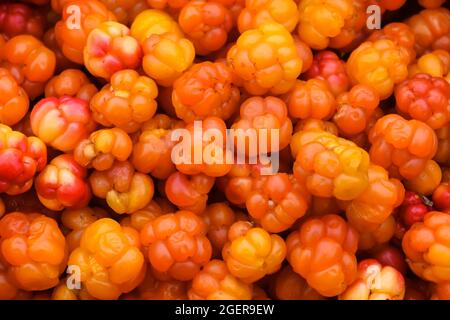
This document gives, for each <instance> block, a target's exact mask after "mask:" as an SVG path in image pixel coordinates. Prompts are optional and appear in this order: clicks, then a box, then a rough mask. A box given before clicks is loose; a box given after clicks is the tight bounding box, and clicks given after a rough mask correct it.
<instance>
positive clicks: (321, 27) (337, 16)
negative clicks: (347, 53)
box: [298, 0, 365, 50]
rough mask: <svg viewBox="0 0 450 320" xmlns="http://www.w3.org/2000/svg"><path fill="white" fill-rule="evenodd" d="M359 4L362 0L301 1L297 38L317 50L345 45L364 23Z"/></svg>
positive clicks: (361, 7)
mask: <svg viewBox="0 0 450 320" xmlns="http://www.w3.org/2000/svg"><path fill="white" fill-rule="evenodd" d="M353 2H354V3H353ZM363 7H364V6H363V2H362V1H349V0H343V1H319V0H308V1H301V2H300V3H299V7H298V8H299V15H300V20H299V24H298V26H299V27H298V34H299V36H300V39H301V40H303V41H305V42H306V43H307V44H308V45H309V46H310V47H311V48H312V49H317V50H321V49H325V48H326V47H329V46H330V47H334V48H342V47H345V46H346V45H348V44H349V43H351V41H352V40H353V39H354V38H355V37H356V32H355V31H357V30H360V29H361V28H362V27H363V26H364V18H365V17H364V13H363V12H364V11H363V10H365V9H364V8H363Z"/></svg>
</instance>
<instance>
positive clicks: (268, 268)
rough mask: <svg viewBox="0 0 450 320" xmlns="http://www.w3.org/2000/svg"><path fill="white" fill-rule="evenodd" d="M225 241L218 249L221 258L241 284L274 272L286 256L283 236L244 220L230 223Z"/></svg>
mask: <svg viewBox="0 0 450 320" xmlns="http://www.w3.org/2000/svg"><path fill="white" fill-rule="evenodd" d="M228 240H229V241H228V242H227V243H226V244H225V246H224V247H223V250H222V256H223V260H224V261H225V262H226V264H227V267H228V270H229V271H230V273H231V274H232V275H234V276H235V277H236V278H238V279H240V280H241V281H243V282H245V283H253V282H255V281H257V280H259V279H261V278H263V277H264V276H265V275H268V274H272V273H275V272H277V271H278V270H279V269H280V267H281V263H282V262H283V260H284V258H285V257H286V244H285V243H284V240H283V238H281V237H280V236H278V235H276V234H270V233H268V232H267V231H266V230H264V229H262V228H257V227H253V226H252V225H251V223H250V222H247V221H238V222H236V223H234V224H233V225H232V226H231V227H230V230H229V231H228Z"/></svg>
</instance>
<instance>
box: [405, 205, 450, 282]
mask: <svg viewBox="0 0 450 320" xmlns="http://www.w3.org/2000/svg"><path fill="white" fill-rule="evenodd" d="M449 228H450V215H449V214H447V213H443V212H439V211H431V212H428V213H427V214H426V215H425V217H424V220H423V222H418V223H415V224H414V225H413V226H412V227H411V229H409V230H408V231H406V233H405V235H404V237H403V241H402V247H403V251H404V252H405V254H406V257H407V262H408V265H409V267H410V268H411V270H412V271H413V272H414V273H415V274H416V275H418V276H419V277H421V278H422V279H425V280H427V281H431V282H434V283H442V282H445V281H448V280H450V276H449V272H448V271H449V267H448V266H449V252H450V249H449V245H450V244H449V241H448V237H447V236H446V235H447V234H448V230H449Z"/></svg>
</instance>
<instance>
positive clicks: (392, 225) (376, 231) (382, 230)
mask: <svg viewBox="0 0 450 320" xmlns="http://www.w3.org/2000/svg"><path fill="white" fill-rule="evenodd" d="M355 225H357V223H355ZM396 227H397V224H396V221H395V218H394V217H393V215H389V216H388V217H387V219H386V220H384V221H383V222H381V223H379V224H373V226H371V227H370V228H368V229H369V230H371V231H359V230H358V232H359V242H358V250H362V251H366V250H371V249H375V248H378V247H379V246H380V245H384V244H386V243H388V242H389V241H390V240H391V239H392V238H393V237H394V235H395V231H396Z"/></svg>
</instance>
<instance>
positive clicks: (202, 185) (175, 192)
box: [165, 171, 215, 214]
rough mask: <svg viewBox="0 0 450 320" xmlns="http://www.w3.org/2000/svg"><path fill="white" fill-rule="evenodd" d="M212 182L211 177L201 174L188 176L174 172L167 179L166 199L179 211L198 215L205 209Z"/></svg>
mask: <svg viewBox="0 0 450 320" xmlns="http://www.w3.org/2000/svg"><path fill="white" fill-rule="evenodd" d="M214 181H215V179H214V178H213V177H210V176H207V175H205V174H202V173H200V174H196V175H192V176H188V175H185V174H183V173H181V172H178V171H176V172H174V173H172V174H171V175H170V176H169V177H168V178H167V180H166V182H165V193H166V196H167V199H169V200H170V201H171V202H172V203H173V204H174V205H176V206H177V207H179V208H180V209H182V210H188V211H192V212H194V213H196V214H200V213H202V212H203V210H205V208H206V202H207V201H208V193H209V191H210V190H211V188H212V187H213V186H214Z"/></svg>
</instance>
